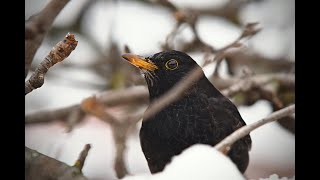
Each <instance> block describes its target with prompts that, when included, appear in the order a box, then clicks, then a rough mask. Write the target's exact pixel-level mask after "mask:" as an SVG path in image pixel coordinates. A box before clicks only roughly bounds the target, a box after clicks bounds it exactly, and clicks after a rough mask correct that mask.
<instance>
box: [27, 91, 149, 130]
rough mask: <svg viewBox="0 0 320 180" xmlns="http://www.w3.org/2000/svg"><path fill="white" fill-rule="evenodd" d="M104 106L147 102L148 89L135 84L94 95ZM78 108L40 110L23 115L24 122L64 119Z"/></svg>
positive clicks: (76, 106) (78, 106)
mask: <svg viewBox="0 0 320 180" xmlns="http://www.w3.org/2000/svg"><path fill="white" fill-rule="evenodd" d="M95 96H96V98H97V99H99V101H100V102H103V103H104V105H106V106H117V105H121V104H127V105H132V104H135V105H137V104H147V103H148V101H149V99H148V97H149V93H148V89H147V88H146V87H144V86H135V87H130V88H126V89H121V90H116V91H105V92H101V93H99V94H97V95H95ZM76 109H80V105H79V104H76V105H72V106H67V107H63V108H59V109H55V110H42V111H38V112H35V113H31V114H27V115H26V116H25V123H27V124H29V123H45V122H51V121H54V120H60V121H65V120H66V119H67V117H68V115H69V114H70V112H72V111H74V110H76Z"/></svg>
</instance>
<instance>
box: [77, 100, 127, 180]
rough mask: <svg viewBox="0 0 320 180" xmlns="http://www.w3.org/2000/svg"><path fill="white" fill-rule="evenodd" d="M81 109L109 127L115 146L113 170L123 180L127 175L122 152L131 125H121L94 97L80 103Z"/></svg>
mask: <svg viewBox="0 0 320 180" xmlns="http://www.w3.org/2000/svg"><path fill="white" fill-rule="evenodd" d="M81 107H82V109H83V110H84V111H85V112H87V113H89V114H92V115H94V116H96V117H97V118H99V119H100V120H102V121H104V122H106V123H107V124H109V125H110V126H111V130H112V134H113V138H114V142H115V145H116V157H115V161H114V169H115V171H116V174H117V177H118V178H123V177H124V176H125V175H126V174H128V171H127V168H126V166H125V162H124V158H123V156H124V151H125V149H126V140H127V132H128V129H129V127H130V125H131V123H129V122H125V123H121V121H120V120H118V119H117V118H116V117H114V116H113V115H112V114H111V113H108V112H107V111H106V109H107V108H106V107H105V105H104V104H103V103H102V102H100V101H99V100H97V99H96V97H95V96H93V97H89V98H86V99H84V100H83V101H82V103H81Z"/></svg>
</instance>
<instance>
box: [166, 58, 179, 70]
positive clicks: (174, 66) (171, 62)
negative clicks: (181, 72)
mask: <svg viewBox="0 0 320 180" xmlns="http://www.w3.org/2000/svg"><path fill="white" fill-rule="evenodd" d="M165 66H166V68H167V69H169V70H175V69H177V68H178V61H177V60H175V59H170V60H169V61H167V62H166V64H165Z"/></svg>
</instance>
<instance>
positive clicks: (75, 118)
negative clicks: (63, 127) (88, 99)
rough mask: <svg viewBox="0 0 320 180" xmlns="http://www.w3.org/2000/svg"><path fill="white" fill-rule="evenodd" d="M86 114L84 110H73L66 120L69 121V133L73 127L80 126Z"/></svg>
mask: <svg viewBox="0 0 320 180" xmlns="http://www.w3.org/2000/svg"><path fill="white" fill-rule="evenodd" d="M84 115H85V113H84V112H83V111H82V109H79V108H75V109H74V110H72V111H71V112H70V114H69V116H68V118H67V119H66V121H67V132H71V131H72V129H73V127H74V126H75V125H76V124H78V123H79V122H80V121H81V120H82V119H83V117H84Z"/></svg>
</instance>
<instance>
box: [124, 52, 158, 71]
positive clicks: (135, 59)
mask: <svg viewBox="0 0 320 180" xmlns="http://www.w3.org/2000/svg"><path fill="white" fill-rule="evenodd" d="M122 57H123V58H124V59H125V60H127V61H128V62H129V63H130V64H132V65H134V66H136V67H138V68H140V69H145V70H148V71H154V70H155V69H158V67H157V66H156V65H155V64H153V63H152V62H150V61H149V62H147V60H146V59H145V58H144V57H142V56H138V55H135V54H131V53H127V54H123V55H122Z"/></svg>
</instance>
